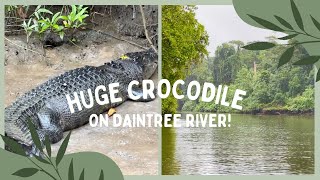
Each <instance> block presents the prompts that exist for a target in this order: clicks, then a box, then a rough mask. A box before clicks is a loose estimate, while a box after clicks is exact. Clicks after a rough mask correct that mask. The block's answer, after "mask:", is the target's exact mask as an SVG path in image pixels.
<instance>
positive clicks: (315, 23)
mask: <svg viewBox="0 0 320 180" xmlns="http://www.w3.org/2000/svg"><path fill="white" fill-rule="evenodd" d="M310 17H311V19H312V22H313V24H314V25H315V26H316V27H317V29H318V30H319V31H320V23H319V22H318V21H317V20H316V19H315V18H314V17H312V16H311V15H310Z"/></svg>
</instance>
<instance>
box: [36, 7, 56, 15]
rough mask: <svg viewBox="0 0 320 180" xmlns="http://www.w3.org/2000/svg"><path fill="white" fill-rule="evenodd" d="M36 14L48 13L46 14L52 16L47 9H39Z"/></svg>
mask: <svg viewBox="0 0 320 180" xmlns="http://www.w3.org/2000/svg"><path fill="white" fill-rule="evenodd" d="M37 12H39V13H48V14H53V13H52V12H51V11H49V10H48V9H44V8H42V9H39V10H38V11H37Z"/></svg>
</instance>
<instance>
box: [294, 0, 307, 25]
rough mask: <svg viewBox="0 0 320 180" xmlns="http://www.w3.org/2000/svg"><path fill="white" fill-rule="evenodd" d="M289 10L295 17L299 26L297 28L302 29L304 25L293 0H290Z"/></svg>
mask: <svg viewBox="0 0 320 180" xmlns="http://www.w3.org/2000/svg"><path fill="white" fill-rule="evenodd" d="M291 10H292V13H293V16H294V19H295V21H296V23H297V25H298V26H299V28H300V29H301V30H303V31H304V26H303V22H302V18H301V14H300V12H299V10H298V8H297V6H296V4H295V3H294V1H293V0H291Z"/></svg>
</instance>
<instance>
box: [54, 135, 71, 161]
mask: <svg viewBox="0 0 320 180" xmlns="http://www.w3.org/2000/svg"><path fill="white" fill-rule="evenodd" d="M70 136H71V131H70V132H69V134H68V135H67V137H66V138H65V139H64V140H63V142H62V144H61V146H60V148H59V151H58V154H57V158H56V165H57V166H58V165H59V163H60V162H61V160H62V158H63V156H64V154H65V153H66V149H67V146H68V143H69V139H70Z"/></svg>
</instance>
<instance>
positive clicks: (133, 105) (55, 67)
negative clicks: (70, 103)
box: [5, 32, 160, 175]
mask: <svg viewBox="0 0 320 180" xmlns="http://www.w3.org/2000/svg"><path fill="white" fill-rule="evenodd" d="M90 33H92V34H90ZM6 38H7V39H8V40H9V41H8V40H7V41H5V52H6V55H5V57H6V58H5V93H6V96H5V106H8V105H9V104H10V103H12V102H13V101H14V100H15V99H16V98H17V97H19V96H21V95H22V94H23V93H25V92H27V91H29V90H31V89H32V88H34V87H36V86H37V85H39V84H41V83H43V82H45V81H46V80H48V79H50V78H52V77H55V76H57V75H59V74H61V73H63V72H65V71H68V70H71V69H74V68H77V67H82V66H85V65H90V66H99V65H102V64H104V63H106V62H109V61H111V60H114V59H116V58H118V57H120V56H121V55H123V54H125V53H128V52H134V51H141V50H142V49H141V48H139V47H137V46H134V45H131V44H129V43H127V42H124V41H119V40H117V39H114V38H112V37H106V36H100V35H97V34H94V33H93V32H89V34H87V36H86V37H85V38H84V39H83V40H82V41H81V42H79V43H78V44H77V45H73V44H68V43H67V44H64V45H62V46H59V47H56V48H47V49H45V50H43V49H42V47H41V42H39V41H38V40H37V39H36V38H33V39H31V40H30V42H29V44H28V48H29V49H31V50H32V51H35V52H39V54H37V53H34V52H31V51H26V50H24V49H23V48H21V47H19V46H22V47H25V46H26V45H27V44H26V43H25V36H23V35H21V36H8V37H6ZM86 38H88V39H86ZM122 38H126V39H129V40H131V41H134V42H136V43H140V41H143V40H142V39H132V38H131V39H130V38H129V37H122ZM17 45H19V46H17ZM43 52H45V53H44V54H45V57H44V56H42V55H40V54H42V53H43ZM152 79H153V80H154V81H157V80H158V75H157V73H155V74H154V76H153V77H152ZM159 107H160V100H159V99H156V100H155V101H152V102H148V103H143V102H130V101H128V102H125V103H124V104H122V105H120V106H119V107H117V108H116V110H117V113H119V114H136V113H160V112H159V110H160V109H159ZM157 140H158V129H157V128H112V127H108V128H106V127H101V128H99V127H95V128H93V127H91V126H89V125H88V124H87V125H85V126H83V127H80V128H78V129H75V130H73V132H72V135H71V138H70V143H69V146H68V149H67V153H75V152H80V151H94V152H99V153H102V154H105V155H107V156H109V157H110V158H112V159H113V160H114V161H115V162H116V163H117V164H118V165H119V166H120V168H121V170H122V172H123V173H124V174H125V175H141V174H153V175H155V174H157V173H158V141H157ZM60 144H61V141H60V142H59V143H57V144H54V145H53V152H54V153H57V151H58V148H59V146H60Z"/></svg>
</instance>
